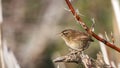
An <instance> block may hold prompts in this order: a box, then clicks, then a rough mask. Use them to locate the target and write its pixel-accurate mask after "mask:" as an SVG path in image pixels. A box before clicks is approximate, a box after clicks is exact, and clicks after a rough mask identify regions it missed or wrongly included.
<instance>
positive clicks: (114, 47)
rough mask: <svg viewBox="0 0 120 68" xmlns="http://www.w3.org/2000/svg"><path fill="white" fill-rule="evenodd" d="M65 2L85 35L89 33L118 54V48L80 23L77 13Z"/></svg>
mask: <svg viewBox="0 0 120 68" xmlns="http://www.w3.org/2000/svg"><path fill="white" fill-rule="evenodd" d="M65 1H66V4H67V5H68V7H69V9H70V11H71V12H72V14H73V16H74V17H75V19H76V20H77V21H78V22H79V24H80V25H81V26H82V27H83V29H85V30H86V31H87V33H89V34H90V35H91V36H93V37H94V38H96V39H97V40H99V41H101V42H102V43H104V44H105V45H107V46H108V47H110V48H112V49H114V50H116V51H118V52H120V48H118V47H116V45H114V44H112V43H110V42H108V41H107V40H105V39H103V38H101V37H100V36H98V35H97V34H95V33H94V32H93V31H92V30H91V29H90V28H89V27H87V25H86V24H85V23H84V22H83V21H82V19H81V18H80V16H79V15H78V14H77V12H76V11H75V9H74V8H73V6H72V4H71V3H70V1H69V0H65Z"/></svg>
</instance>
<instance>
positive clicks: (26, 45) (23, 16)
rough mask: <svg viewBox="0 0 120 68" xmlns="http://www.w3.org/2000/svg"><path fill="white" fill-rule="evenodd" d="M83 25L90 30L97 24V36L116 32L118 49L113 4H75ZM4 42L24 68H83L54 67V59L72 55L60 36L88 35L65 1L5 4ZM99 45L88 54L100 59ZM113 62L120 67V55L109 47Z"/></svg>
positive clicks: (105, 0)
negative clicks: (69, 33)
mask: <svg viewBox="0 0 120 68" xmlns="http://www.w3.org/2000/svg"><path fill="white" fill-rule="evenodd" d="M72 4H73V6H74V8H75V9H76V10H79V12H80V16H81V18H82V19H83V21H84V22H85V23H86V24H87V25H88V27H90V26H91V25H92V18H94V20H95V33H96V34H99V33H101V34H103V35H104V34H105V32H106V33H107V34H108V37H111V36H110V33H111V32H113V34H114V37H115V39H116V40H117V42H115V44H117V45H118V42H119V41H120V40H119V38H120V36H119V35H120V34H119V32H118V27H117V23H116V18H115V16H114V11H113V7H112V4H111V1H110V0H73V1H72ZM2 7H3V39H5V40H6V43H7V46H8V48H9V49H10V50H12V51H13V53H14V54H15V57H16V59H17V61H18V64H19V65H20V66H21V68H56V66H57V65H58V64H60V68H80V66H79V65H77V64H74V63H72V64H70V63H69V64H68V63H57V64H56V63H54V62H53V59H55V58H56V57H59V56H63V55H65V54H67V53H68V52H69V50H68V47H67V46H66V44H65V43H64V41H63V40H62V39H61V38H60V37H59V36H58V35H57V34H58V33H59V32H61V31H62V30H64V29H67V28H72V29H76V30H81V31H84V29H82V28H81V26H80V25H79V24H78V23H77V22H76V20H75V19H74V17H73V15H72V14H71V12H69V11H66V10H65V9H66V8H67V5H66V3H65V1H64V0H3V1H2ZM94 40H95V42H94V43H92V44H91V45H90V47H89V48H88V49H87V50H86V51H85V53H86V54H88V55H89V56H90V57H92V58H95V59H96V55H97V53H98V52H99V51H100V46H99V43H98V41H97V40H96V39H94ZM107 52H108V55H109V59H111V60H113V61H114V62H115V63H118V62H119V61H120V60H118V57H119V56H120V54H119V53H118V52H116V51H114V50H113V49H111V48H109V47H107Z"/></svg>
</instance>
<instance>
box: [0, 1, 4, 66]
mask: <svg viewBox="0 0 120 68" xmlns="http://www.w3.org/2000/svg"><path fill="white" fill-rule="evenodd" d="M2 22H3V18H2V1H1V0H0V60H1V68H5V63H4V57H3V47H2V46H3V45H2Z"/></svg>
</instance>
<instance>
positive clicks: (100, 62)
mask: <svg viewBox="0 0 120 68" xmlns="http://www.w3.org/2000/svg"><path fill="white" fill-rule="evenodd" d="M102 56H103V55H102V53H101V52H99V53H98V54H97V59H93V58H91V57H89V56H88V55H86V54H84V53H82V52H81V53H76V54H72V53H70V54H68V55H65V56H61V57H57V58H56V59H54V60H53V62H56V63H57V62H66V63H77V64H79V63H82V64H83V65H84V66H85V68H111V66H110V65H107V64H106V63H105V62H104V59H103V57H102Z"/></svg>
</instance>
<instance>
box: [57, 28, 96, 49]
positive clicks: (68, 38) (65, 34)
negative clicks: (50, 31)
mask: <svg viewBox="0 0 120 68" xmlns="http://www.w3.org/2000/svg"><path fill="white" fill-rule="evenodd" d="M59 35H60V37H61V38H62V39H63V40H64V41H65V43H66V45H67V46H68V47H69V48H71V49H72V50H75V51H84V50H85V49H87V48H88V47H89V45H90V43H91V42H93V41H94V40H93V39H92V37H91V35H89V34H88V33H86V32H82V31H78V30H73V29H65V30H63V31H62V32H60V33H59Z"/></svg>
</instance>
